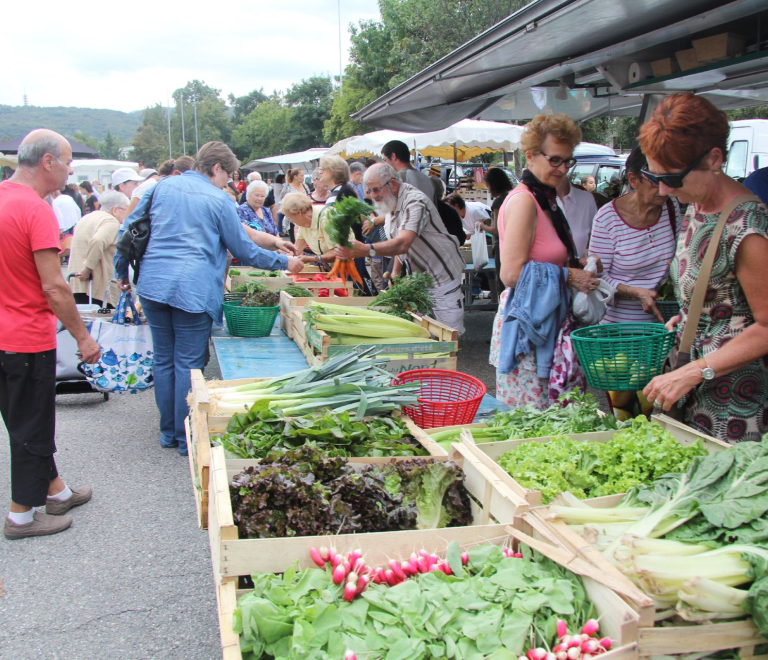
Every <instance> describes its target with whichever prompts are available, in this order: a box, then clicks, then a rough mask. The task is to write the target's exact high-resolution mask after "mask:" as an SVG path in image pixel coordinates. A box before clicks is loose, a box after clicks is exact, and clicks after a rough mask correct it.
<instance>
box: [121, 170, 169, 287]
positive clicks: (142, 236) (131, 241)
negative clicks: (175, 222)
mask: <svg viewBox="0 0 768 660" xmlns="http://www.w3.org/2000/svg"><path fill="white" fill-rule="evenodd" d="M158 185H159V184H158ZM155 190H157V185H155V187H154V188H152V192H150V193H149V202H148V203H147V208H146V209H145V210H144V213H143V215H142V216H141V217H140V218H138V219H137V220H134V221H133V222H132V223H131V224H130V225H128V228H127V229H126V230H125V231H124V232H123V235H122V236H121V237H120V238H119V239H117V251H118V252H119V253H120V254H121V255H123V256H124V257H125V258H126V259H127V260H128V264H129V265H130V267H131V268H133V283H134V284H136V282H137V281H138V279H139V267H140V264H141V259H142V258H143V257H144V253H145V252H146V251H147V246H148V245H149V236H150V233H151V232H152V222H151V218H150V215H149V212H150V210H151V209H152V197H153V196H154V194H155Z"/></svg>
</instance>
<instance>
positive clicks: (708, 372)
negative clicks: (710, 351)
mask: <svg viewBox="0 0 768 660" xmlns="http://www.w3.org/2000/svg"><path fill="white" fill-rule="evenodd" d="M696 362H697V363H698V364H699V367H700V368H701V377H702V378H703V379H704V380H714V379H715V370H714V369H713V368H712V367H710V366H709V364H708V363H707V361H706V360H705V359H704V358H703V357H702V358H699V359H698V360H696ZM702 362H703V363H704V366H703V367H702V366H701V363H702Z"/></svg>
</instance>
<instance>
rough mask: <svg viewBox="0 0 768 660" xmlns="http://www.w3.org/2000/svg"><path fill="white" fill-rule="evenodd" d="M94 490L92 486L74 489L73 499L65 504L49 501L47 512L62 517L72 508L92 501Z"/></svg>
mask: <svg viewBox="0 0 768 660" xmlns="http://www.w3.org/2000/svg"><path fill="white" fill-rule="evenodd" d="M92 495H93V489H92V488H91V487H90V486H81V487H80V488H73V489H72V497H70V498H69V499H68V500H64V501H63V502H58V501H57V500H48V501H47V502H46V503H45V512H46V513H47V514H48V515H51V516H62V515H64V514H65V513H66V512H67V511H69V510H70V509H71V508H73V507H76V506H80V505H81V504H85V503H86V502H87V501H88V500H90V499H91V496H92Z"/></svg>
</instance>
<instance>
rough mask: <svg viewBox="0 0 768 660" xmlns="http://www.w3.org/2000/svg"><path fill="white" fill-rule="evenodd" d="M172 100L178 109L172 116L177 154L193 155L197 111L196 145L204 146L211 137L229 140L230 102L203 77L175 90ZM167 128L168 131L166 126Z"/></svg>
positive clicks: (230, 135) (172, 131) (230, 123)
mask: <svg viewBox="0 0 768 660" xmlns="http://www.w3.org/2000/svg"><path fill="white" fill-rule="evenodd" d="M173 100H174V103H175V108H174V110H173V114H172V116H171V138H172V144H173V153H174V155H176V156H180V155H182V154H183V153H186V154H191V155H194V153H195V113H197V146H202V145H204V144H205V143H206V142H210V141H211V140H221V141H222V142H229V141H230V139H231V137H232V121H231V120H230V118H229V113H228V111H227V104H226V103H225V102H224V99H222V98H221V90H220V89H215V88H213V87H209V86H208V85H206V84H205V82H203V81H200V80H192V81H191V82H188V83H187V84H186V85H185V86H184V87H181V88H179V89H177V90H176V91H175V92H173ZM182 107H183V116H184V131H183V134H182V122H181V120H182ZM165 130H166V131H167V127H166V129H165ZM182 138H183V143H182Z"/></svg>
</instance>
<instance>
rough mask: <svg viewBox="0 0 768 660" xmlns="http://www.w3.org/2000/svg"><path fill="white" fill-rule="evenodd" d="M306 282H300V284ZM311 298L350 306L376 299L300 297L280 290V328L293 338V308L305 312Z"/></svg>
mask: <svg viewBox="0 0 768 660" xmlns="http://www.w3.org/2000/svg"><path fill="white" fill-rule="evenodd" d="M302 284H305V283H304V282H302V283H300V284H299V286H301V285H302ZM310 300H317V301H319V302H323V301H324V302H329V303H332V304H334V305H347V306H349V307H367V306H368V303H370V302H371V301H372V300H376V298H375V297H374V296H335V295H334V296H325V297H322V298H321V297H320V296H312V297H298V296H292V295H291V294H290V293H288V292H287V291H281V292H280V329H281V330H282V331H283V332H284V333H285V334H286V335H287V336H288V337H290V338H291V339H293V327H294V323H293V310H295V309H296V310H300V311H302V312H303V310H304V306H305V305H306V304H307V303H308V302H309V301H310Z"/></svg>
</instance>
